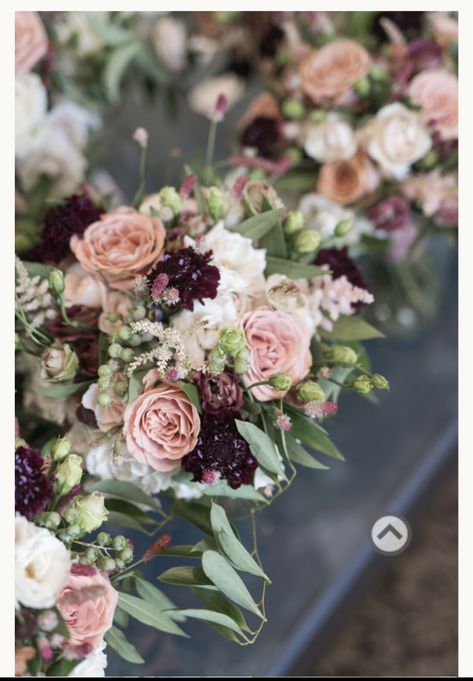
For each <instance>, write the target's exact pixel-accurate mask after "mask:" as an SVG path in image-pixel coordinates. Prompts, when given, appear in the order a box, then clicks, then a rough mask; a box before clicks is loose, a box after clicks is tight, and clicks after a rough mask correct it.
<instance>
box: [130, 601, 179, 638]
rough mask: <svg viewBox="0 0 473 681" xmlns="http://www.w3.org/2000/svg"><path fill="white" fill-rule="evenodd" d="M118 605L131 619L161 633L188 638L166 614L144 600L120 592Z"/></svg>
mask: <svg viewBox="0 0 473 681" xmlns="http://www.w3.org/2000/svg"><path fill="white" fill-rule="evenodd" d="M118 604H119V606H120V608H121V609H122V610H125V612H127V613H128V614H129V615H131V617H133V618H134V619H136V620H138V621H139V622H142V623H143V624H146V625H148V626H150V627H154V628H155V629H159V630H160V631H165V632H166V633H168V634H175V635H176V636H184V637H186V638H188V636H187V634H186V633H185V632H184V631H183V630H182V629H181V627H179V626H178V625H177V624H176V623H175V622H173V620H172V619H171V618H170V617H169V615H167V614H166V613H164V612H162V611H159V610H157V609H156V606H155V605H153V604H152V603H148V602H147V601H145V600H143V599H142V598H137V597H136V596H131V595H130V594H126V593H123V592H122V591H119V592H118Z"/></svg>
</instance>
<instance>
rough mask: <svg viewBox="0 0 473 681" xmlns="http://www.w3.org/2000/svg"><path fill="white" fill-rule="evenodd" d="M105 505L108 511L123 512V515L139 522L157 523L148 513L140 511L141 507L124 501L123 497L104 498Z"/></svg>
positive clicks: (145, 523)
mask: <svg viewBox="0 0 473 681" xmlns="http://www.w3.org/2000/svg"><path fill="white" fill-rule="evenodd" d="M105 506H106V507H107V509H108V510H109V511H113V512H116V513H123V514H124V515H127V516H129V517H130V518H133V520H136V522H138V523H141V524H142V525H157V524H158V522H157V521H156V520H155V519H154V518H152V517H151V516H150V515H148V514H147V513H145V512H144V511H142V510H141V508H138V506H135V505H134V504H131V503H130V502H129V501H125V500H124V499H115V498H113V499H106V501H105Z"/></svg>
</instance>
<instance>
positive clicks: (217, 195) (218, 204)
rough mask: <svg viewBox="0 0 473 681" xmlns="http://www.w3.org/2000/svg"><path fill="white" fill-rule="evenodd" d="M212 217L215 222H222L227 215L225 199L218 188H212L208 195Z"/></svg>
mask: <svg viewBox="0 0 473 681" xmlns="http://www.w3.org/2000/svg"><path fill="white" fill-rule="evenodd" d="M207 203H208V206H209V211H210V215H211V216H212V217H213V219H214V220H221V219H222V218H223V216H224V214H225V197H224V195H223V192H222V191H221V190H220V189H219V188H218V187H210V189H209V191H208V194H207Z"/></svg>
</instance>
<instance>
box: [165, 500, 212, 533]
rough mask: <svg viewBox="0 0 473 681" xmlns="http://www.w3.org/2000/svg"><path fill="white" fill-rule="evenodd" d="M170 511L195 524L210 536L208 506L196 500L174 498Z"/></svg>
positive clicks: (210, 526) (210, 527)
mask: <svg viewBox="0 0 473 681" xmlns="http://www.w3.org/2000/svg"><path fill="white" fill-rule="evenodd" d="M172 512H173V514H174V515H177V516H179V517H180V518H182V519H183V520H187V522H189V523H191V524H192V525H195V526H196V527H198V528H199V530H202V532H205V533H206V534H210V536H212V525H211V524H210V508H209V506H204V505H202V504H199V503H197V502H192V501H181V500H179V499H175V500H174V501H173V503H172Z"/></svg>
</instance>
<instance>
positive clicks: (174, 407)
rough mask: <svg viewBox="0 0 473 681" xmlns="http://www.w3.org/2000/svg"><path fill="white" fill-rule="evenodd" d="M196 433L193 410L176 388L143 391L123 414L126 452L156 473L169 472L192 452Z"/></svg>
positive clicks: (195, 414) (169, 386) (162, 386)
mask: <svg viewBox="0 0 473 681" xmlns="http://www.w3.org/2000/svg"><path fill="white" fill-rule="evenodd" d="M199 431H200V418H199V414H198V412H197V409H196V408H195V407H194V405H193V404H192V403H191V402H190V401H189V399H188V398H187V395H186V394H185V393H184V392H183V391H182V390H179V388H176V387H174V386H171V385H167V384H164V383H162V384H161V385H158V386H157V387H156V388H153V389H151V390H146V391H145V392H144V393H143V394H142V395H140V396H139V397H138V398H137V399H136V400H135V401H134V402H132V403H131V404H129V405H128V406H127V407H126V409H125V413H124V427H123V432H124V434H125V437H126V445H127V448H128V452H129V454H130V455H131V456H133V457H134V458H135V459H136V460H137V461H139V462H140V463H147V464H149V465H150V466H151V467H152V468H154V469H155V470H157V471H163V472H165V471H171V470H173V469H174V468H176V467H177V466H178V465H179V461H180V460H181V459H182V457H183V456H185V455H186V454H188V453H189V452H190V451H192V450H193V449H194V447H195V445H196V443H197V436H198V435H199Z"/></svg>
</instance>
